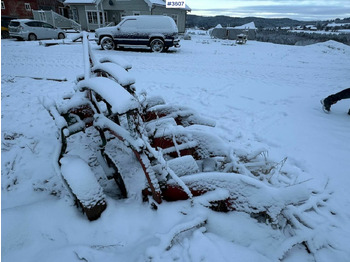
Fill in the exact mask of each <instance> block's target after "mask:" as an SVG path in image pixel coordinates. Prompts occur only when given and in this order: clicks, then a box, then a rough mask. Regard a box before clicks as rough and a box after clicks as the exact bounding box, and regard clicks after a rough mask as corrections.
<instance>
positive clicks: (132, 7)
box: [70, 0, 186, 33]
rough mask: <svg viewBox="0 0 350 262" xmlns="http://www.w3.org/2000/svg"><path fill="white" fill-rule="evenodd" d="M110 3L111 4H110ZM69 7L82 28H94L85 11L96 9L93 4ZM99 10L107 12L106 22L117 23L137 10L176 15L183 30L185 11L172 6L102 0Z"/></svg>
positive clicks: (178, 24) (145, 12)
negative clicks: (75, 10) (89, 22)
mask: <svg viewBox="0 0 350 262" xmlns="http://www.w3.org/2000/svg"><path fill="white" fill-rule="evenodd" d="M111 3H112V5H111ZM70 7H71V9H73V8H75V9H77V12H78V16H79V21H78V22H79V23H80V24H81V26H82V30H89V31H90V30H95V29H97V28H98V25H97V24H96V25H92V24H88V19H87V11H97V9H96V6H95V5H70ZM98 9H99V11H101V10H102V9H103V10H104V11H105V12H106V13H107V17H106V23H107V24H108V23H110V22H114V23H115V24H118V23H119V22H120V21H121V18H122V16H129V15H134V14H135V12H137V13H138V14H139V15H168V16H171V15H176V16H177V26H178V29H179V32H180V33H184V32H185V21H186V11H185V10H180V9H173V8H171V9H170V8H165V7H161V6H156V7H154V8H152V10H151V9H150V7H149V6H148V5H147V4H146V2H145V1H144V0H104V1H103V2H102V8H101V5H99V6H98ZM101 23H102V21H101Z"/></svg>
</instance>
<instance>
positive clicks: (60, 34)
mask: <svg viewBox="0 0 350 262" xmlns="http://www.w3.org/2000/svg"><path fill="white" fill-rule="evenodd" d="M65 38H66V36H65V35H64V34H63V33H59V34H58V39H65Z"/></svg>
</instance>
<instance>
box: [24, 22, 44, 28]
mask: <svg viewBox="0 0 350 262" xmlns="http://www.w3.org/2000/svg"><path fill="white" fill-rule="evenodd" d="M25 24H26V25H27V26H31V27H41V24H42V22H36V21H32V22H27V23H25Z"/></svg>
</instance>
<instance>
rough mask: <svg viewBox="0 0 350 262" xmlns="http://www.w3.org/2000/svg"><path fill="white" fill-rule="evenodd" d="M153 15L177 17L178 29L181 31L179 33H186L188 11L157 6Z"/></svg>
mask: <svg viewBox="0 0 350 262" xmlns="http://www.w3.org/2000/svg"><path fill="white" fill-rule="evenodd" d="M152 15H168V16H171V15H176V16H177V28H178V29H179V33H184V32H185V24H186V10H181V9H174V8H166V7H161V6H157V7H155V8H154V9H153V10H152Z"/></svg>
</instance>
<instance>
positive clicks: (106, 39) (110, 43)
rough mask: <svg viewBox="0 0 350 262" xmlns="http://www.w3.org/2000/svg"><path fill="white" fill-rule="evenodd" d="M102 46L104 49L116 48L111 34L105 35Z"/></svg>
mask: <svg viewBox="0 0 350 262" xmlns="http://www.w3.org/2000/svg"><path fill="white" fill-rule="evenodd" d="M101 47H102V49H103V50H113V49H114V48H115V45H114V41H113V39H112V38H111V37H109V36H105V37H104V38H102V40H101Z"/></svg>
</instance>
